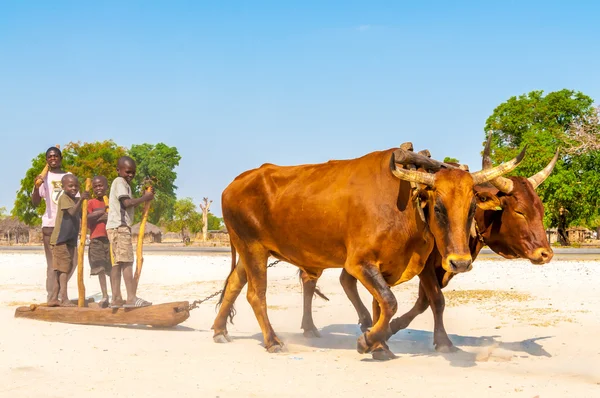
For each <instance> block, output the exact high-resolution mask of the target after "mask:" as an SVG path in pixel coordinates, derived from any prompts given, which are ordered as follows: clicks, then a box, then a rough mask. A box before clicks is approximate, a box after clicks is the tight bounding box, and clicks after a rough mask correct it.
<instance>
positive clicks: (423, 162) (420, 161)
mask: <svg viewBox="0 0 600 398" xmlns="http://www.w3.org/2000/svg"><path fill="white" fill-rule="evenodd" d="M392 159H393V161H394V162H395V163H398V164H402V165H408V164H414V165H415V166H416V167H417V168H424V169H425V170H427V171H439V170H440V169H443V168H444V169H455V168H456V166H453V165H450V164H447V163H444V162H440V161H437V160H435V159H431V158H428V157H427V156H423V155H422V154H418V153H415V152H411V151H407V150H405V149H396V150H395V151H394V155H393V158H392Z"/></svg>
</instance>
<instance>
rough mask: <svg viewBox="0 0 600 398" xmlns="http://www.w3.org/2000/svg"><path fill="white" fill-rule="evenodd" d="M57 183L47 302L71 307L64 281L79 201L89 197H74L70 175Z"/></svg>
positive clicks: (76, 182) (73, 179)
mask: <svg viewBox="0 0 600 398" xmlns="http://www.w3.org/2000/svg"><path fill="white" fill-rule="evenodd" d="M61 184H62V189H63V193H62V194H61V195H60V197H59V198H58V208H57V212H56V223H55V225H54V230H53V231H52V235H51V236H50V247H51V248H52V267H53V269H54V276H55V283H54V285H53V289H52V294H51V295H50V298H49V300H48V306H49V307H57V306H59V305H60V306H62V307H73V306H75V304H72V303H71V302H70V301H69V297H68V295H67V280H68V275H69V273H70V272H71V270H72V268H73V261H74V258H75V247H76V246H77V236H78V235H79V223H80V219H81V201H82V200H83V199H88V198H89V197H90V195H89V194H88V193H87V192H82V193H81V196H80V197H79V198H77V197H76V196H77V193H78V192H79V180H77V177H75V176H74V175H73V174H65V175H64V176H63V177H62V179H61Z"/></svg>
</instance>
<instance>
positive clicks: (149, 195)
mask: <svg viewBox="0 0 600 398" xmlns="http://www.w3.org/2000/svg"><path fill="white" fill-rule="evenodd" d="M153 199H154V187H152V188H150V192H144V201H146V202H149V201H151V200H153Z"/></svg>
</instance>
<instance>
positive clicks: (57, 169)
mask: <svg viewBox="0 0 600 398" xmlns="http://www.w3.org/2000/svg"><path fill="white" fill-rule="evenodd" d="M46 163H47V165H48V173H47V174H46V175H45V176H44V177H42V176H41V175H39V176H37V177H36V178H35V184H34V187H33V192H32V193H31V203H32V204H33V207H38V206H39V205H40V203H41V201H42V199H44V202H46V211H45V212H44V215H43V216H42V236H43V242H44V252H45V254H46V301H48V300H50V296H51V295H52V291H53V289H54V279H55V271H54V268H53V265H52V248H51V247H50V236H52V232H53V231H54V224H55V221H56V214H57V213H56V211H57V206H58V198H59V197H60V195H61V193H62V188H61V178H62V177H63V176H64V175H65V174H69V173H68V172H65V171H64V170H63V169H62V153H61V152H60V149H58V148H57V147H54V146H52V147H50V148H48V149H47V150H46ZM74 261H75V260H74ZM74 270H75V267H74V266H73V267H72V271H74ZM72 274H73V273H72V272H71V274H69V275H68V278H71V275H72Z"/></svg>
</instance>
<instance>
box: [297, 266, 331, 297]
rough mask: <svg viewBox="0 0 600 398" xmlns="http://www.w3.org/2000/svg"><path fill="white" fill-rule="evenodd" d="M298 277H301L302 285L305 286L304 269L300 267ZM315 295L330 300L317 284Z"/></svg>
mask: <svg viewBox="0 0 600 398" xmlns="http://www.w3.org/2000/svg"><path fill="white" fill-rule="evenodd" d="M298 279H300V285H301V286H304V284H303V282H302V270H301V269H298ZM315 296H319V297H321V298H322V299H323V300H325V301H329V297H327V296H326V295H324V294H323V292H321V289H319V288H318V287H317V286H315Z"/></svg>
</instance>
